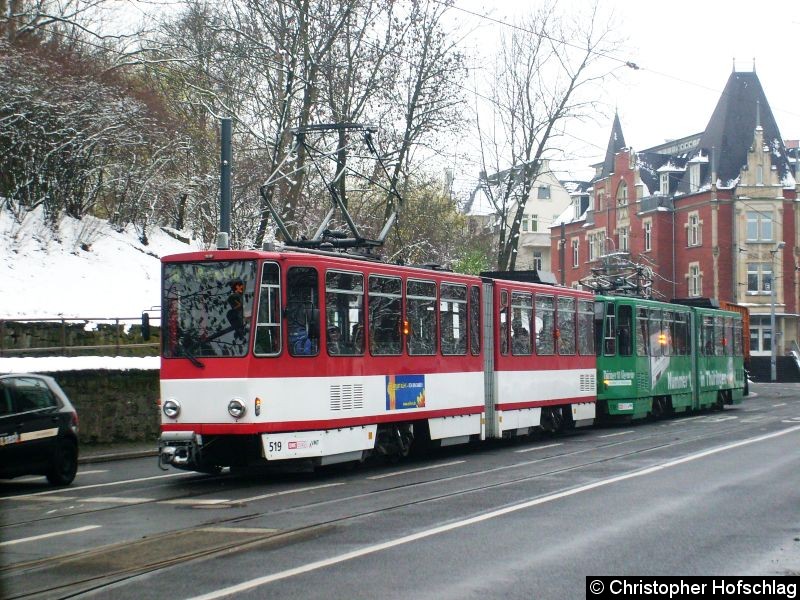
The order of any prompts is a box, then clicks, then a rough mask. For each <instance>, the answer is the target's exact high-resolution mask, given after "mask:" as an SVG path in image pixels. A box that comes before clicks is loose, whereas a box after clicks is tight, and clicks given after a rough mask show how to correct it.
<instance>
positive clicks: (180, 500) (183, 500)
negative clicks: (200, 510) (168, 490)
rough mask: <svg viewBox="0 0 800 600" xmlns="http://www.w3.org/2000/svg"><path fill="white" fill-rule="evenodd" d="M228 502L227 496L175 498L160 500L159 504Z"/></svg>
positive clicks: (191, 504) (179, 504)
mask: <svg viewBox="0 0 800 600" xmlns="http://www.w3.org/2000/svg"><path fill="white" fill-rule="evenodd" d="M226 502H230V500H228V499H227V498H176V499H175V500H162V501H161V502H159V504H175V505H177V506H197V505H203V506H206V505H207V506H213V505H214V504H225V503H226Z"/></svg>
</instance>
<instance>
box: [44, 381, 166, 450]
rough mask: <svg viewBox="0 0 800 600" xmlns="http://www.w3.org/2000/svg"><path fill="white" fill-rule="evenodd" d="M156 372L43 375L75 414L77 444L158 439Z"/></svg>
mask: <svg viewBox="0 0 800 600" xmlns="http://www.w3.org/2000/svg"><path fill="white" fill-rule="evenodd" d="M158 373H159V372H158V371H157V370H155V371H145V370H129V371H109V370H105V369H98V370H88V371H58V372H54V373H47V374H48V375H50V376H52V377H53V378H54V379H55V380H56V381H57V382H58V384H59V385H60V386H61V387H62V388H63V389H64V391H65V392H66V394H67V396H69V399H70V401H72V403H73V404H74V405H75V408H76V409H77V411H78V422H79V432H78V435H79V439H80V443H81V444H107V443H112V442H149V441H155V440H157V439H158V435H159V413H158V406H157V404H156V402H157V401H158V397H159V387H158Z"/></svg>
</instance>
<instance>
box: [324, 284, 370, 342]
mask: <svg viewBox="0 0 800 600" xmlns="http://www.w3.org/2000/svg"><path fill="white" fill-rule="evenodd" d="M325 327H326V328H327V330H326V333H327V340H328V354H330V355H331V356H355V355H360V354H363V353H364V275H362V274H361V273H345V272H342V271H328V272H327V273H326V274H325Z"/></svg>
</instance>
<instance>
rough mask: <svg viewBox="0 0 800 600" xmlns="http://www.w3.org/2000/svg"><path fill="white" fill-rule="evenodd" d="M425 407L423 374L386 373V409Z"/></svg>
mask: <svg viewBox="0 0 800 600" xmlns="http://www.w3.org/2000/svg"><path fill="white" fill-rule="evenodd" d="M424 407H425V375H387V376H386V410H402V409H406V408H424Z"/></svg>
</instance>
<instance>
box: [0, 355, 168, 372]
mask: <svg viewBox="0 0 800 600" xmlns="http://www.w3.org/2000/svg"><path fill="white" fill-rule="evenodd" d="M160 360H161V359H160V358H159V357H158V356H144V357H130V356H41V357H11V358H0V373H33V372H40V373H53V372H55V371H88V370H93V369H109V370H113V371H128V370H133V369H141V370H148V371H149V370H157V369H158V368H159V361H160Z"/></svg>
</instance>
